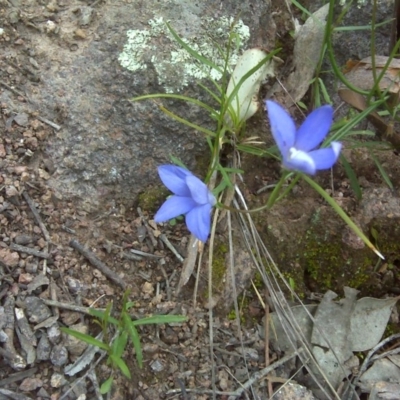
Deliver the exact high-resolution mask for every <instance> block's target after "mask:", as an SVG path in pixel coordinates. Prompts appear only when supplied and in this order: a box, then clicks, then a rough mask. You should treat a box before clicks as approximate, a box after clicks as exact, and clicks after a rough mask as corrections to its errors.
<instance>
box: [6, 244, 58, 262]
mask: <svg viewBox="0 0 400 400" xmlns="http://www.w3.org/2000/svg"><path fill="white" fill-rule="evenodd" d="M10 249H11V250H15V251H18V252H19V253H25V254H29V255H31V256H35V257H39V258H49V257H50V255H49V254H48V253H45V252H43V251H39V250H35V249H32V248H31V247H26V246H21V245H20V244H16V243H10Z"/></svg>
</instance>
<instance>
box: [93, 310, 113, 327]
mask: <svg viewBox="0 0 400 400" xmlns="http://www.w3.org/2000/svg"><path fill="white" fill-rule="evenodd" d="M89 314H90V315H92V316H93V317H96V318H99V319H100V320H102V321H104V320H105V318H106V313H105V311H101V310H96V309H95V308H90V309H89ZM107 323H110V324H113V325H119V322H118V320H116V319H115V318H113V317H111V316H108V317H107Z"/></svg>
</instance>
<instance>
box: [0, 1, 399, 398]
mask: <svg viewBox="0 0 400 400" xmlns="http://www.w3.org/2000/svg"><path fill="white" fill-rule="evenodd" d="M27 3H29V5H25V3H22V2H20V1H18V0H14V1H11V0H10V1H7V0H0V20H1V21H2V23H3V24H4V25H3V28H6V29H5V31H4V32H1V33H0V48H1V51H2V56H1V58H0V71H1V72H0V85H1V89H0V102H1V104H0V108H1V110H0V111H1V118H0V131H1V132H2V135H1V139H0V273H1V284H0V300H1V302H2V305H3V306H4V305H5V303H6V301H7V299H10V298H13V299H14V300H15V301H16V307H21V308H22V309H24V307H26V298H27V297H29V296H34V297H38V298H40V299H42V300H55V301H58V302H59V303H60V304H59V305H58V307H52V309H51V313H52V316H56V317H57V318H56V320H55V322H54V324H55V326H58V327H59V326H72V325H74V324H76V323H79V322H80V323H83V324H84V325H85V326H88V327H89V333H90V334H91V335H92V336H96V335H97V334H99V333H100V331H101V329H100V328H99V326H98V325H96V324H95V323H94V320H93V318H91V317H88V316H87V315H85V314H81V313H76V312H74V311H71V310H68V309H67V308H65V307H63V305H66V304H73V305H77V306H81V307H86V308H87V307H93V306H95V307H98V308H105V307H107V305H108V304H109V303H110V302H112V303H113V308H114V310H115V309H119V308H120V307H121V300H122V294H123V292H124V290H125V289H126V288H129V290H130V292H129V300H130V301H133V302H134V306H133V309H132V310H133V313H134V314H135V316H136V317H145V316H148V315H152V314H176V315H185V316H187V318H188V320H187V322H186V323H183V324H175V325H174V324H172V325H162V326H159V327H155V326H154V325H148V326H143V327H140V328H138V330H139V334H140V338H141V342H142V347H143V353H144V357H143V359H144V366H143V368H142V369H139V368H138V364H137V362H136V357H135V354H134V350H133V348H132V346H128V348H127V350H126V353H125V355H124V359H125V360H127V364H128V367H129V369H130V371H131V374H132V379H131V380H128V379H126V378H125V377H123V376H122V375H121V374H119V373H116V374H115V381H114V386H113V390H112V394H111V398H112V399H158V398H160V399H162V398H182V399H208V398H210V391H211V390H212V377H211V373H210V371H211V361H210V354H209V342H210V337H209V326H208V310H206V309H205V308H204V307H203V304H202V302H201V301H198V302H197V306H196V307H194V306H193V299H192V295H193V291H194V279H191V280H190V281H189V283H188V285H187V286H186V287H185V289H184V291H183V292H182V293H181V294H180V295H179V297H178V296H177V295H176V293H175V289H176V287H177V285H178V282H179V278H180V272H181V269H182V263H181V261H180V260H178V258H177V257H176V256H175V255H174V254H173V253H172V252H171V251H170V249H169V248H168V247H167V246H166V244H165V242H164V241H163V240H161V238H160V235H162V234H164V235H165V236H166V237H167V238H168V240H169V241H170V242H171V243H172V245H173V247H174V248H175V249H176V251H177V252H178V253H179V254H180V255H182V256H183V257H185V256H186V254H187V249H186V247H187V244H188V241H189V235H188V232H187V231H186V229H185V226H184V224H183V223H182V222H178V223H177V225H176V226H171V225H169V224H164V225H162V226H161V227H160V226H156V225H155V223H154V221H152V216H153V213H154V211H155V209H156V208H157V207H158V205H159V201H157V200H156V201H154V202H153V204H151V202H150V203H140V204H139V203H138V202H134V201H132V202H131V203H118V202H116V201H109V202H107V203H105V204H102V205H101V207H100V208H99V209H98V210H97V211H96V212H93V211H92V208H91V207H86V206H85V202H82V201H77V200H76V199H74V198H71V199H65V198H63V199H60V198H59V197H57V194H56V193H55V192H54V191H53V190H52V189H51V187H50V186H49V185H48V183H47V182H48V180H49V178H50V177H51V175H52V173H53V172H54V165H52V159H51V157H49V155H48V154H47V153H46V149H47V142H48V140H49V139H50V138H51V137H52V135H54V134H55V133H56V132H57V129H58V124H59V123H61V120H59V121H48V120H46V119H43V117H42V115H43V110H41V109H40V105H39V108H38V107H36V106H37V105H35V107H32V104H30V100H29V95H28V94H27V93H25V92H23V91H22V90H21V89H20V88H23V87H24V84H25V83H26V82H27V81H30V82H31V83H32V82H33V83H34V84H35V87H36V90H40V87H41V82H40V80H39V79H38V76H39V74H38V70H37V66H36V64H35V59H34V55H33V53H32V51H33V49H32V48H30V44H29V40H28V39H27V38H28V37H29V35H27V34H26V32H28V33H29V32H30V31H32V30H33V31H34V32H35V38H36V39H35V40H38V37H43V45H45V46H48V47H49V48H50V49H51V48H52V46H53V42H52V41H53V40H54V41H55V40H60V39H59V38H57V36H51V35H50V36H49V34H48V31H49V30H51V29H55V28H54V26H53V24H52V23H51V21H52V16H54V13H55V9H52V5H53V3H54V4H55V2H50V3H48V4H47V5H46V7H45V8H46V11H45V14H43V5H42V4H37V3H36V2H27ZM60 3H61V2H58V5H59V6H60ZM95 3H96V7H98V8H99V9H98V12H101V7H102V3H101V2H98V1H96V2H95ZM10 4H12V5H13V6H15V7H11V6H10ZM91 6H92V7H94V6H95V4H91ZM62 7H64V10H65V9H67V8H68V7H73V6H70V5H69V3H68V2H63V4H62ZM39 16H40V18H41V19H40V18H39ZM45 20H47V22H46V21H45ZM57 24H58V25H63V27H64V30H68V27H70V26H71V21H69V20H67V19H59V20H58V21H57ZM0 28H2V26H0ZM70 29H72V28H70ZM91 34H92V32H90V31H75V33H74V35H75V36H76V38H77V40H79V39H83V36H85V35H91ZM80 36H82V37H80ZM58 45H59V43H57V46H58ZM54 49H56V45H55V44H54ZM63 112H65V113H67V112H68V110H62V109H60V116H62V114H63ZM60 118H61V117H60ZM356 155H357V157H358V160H361V161H359V162H358V163H357V162H356V163H354V165H353V168H354V170H355V172H356V175H357V176H358V177H360V179H362V182H363V187H364V188H377V187H384V184H383V183H382V177H381V175H380V174H379V173H378V172H377V169H376V166H375V164H374V163H373V162H371V160H370V159H366V157H367V156H366V153H365V152H362V151H360V152H358V153H357V154H356ZM378 158H379V160H380V162H381V164H382V165H383V166H385V167H386V172H387V173H388V175H389V176H390V178H391V179H392V182H393V185H394V187H396V188H397V187H399V186H400V182H399V179H400V174H398V169H399V165H400V163H399V159H398V155H397V154H396V153H394V152H391V151H389V152H384V153H383V152H382V153H380V154H379V155H378ZM245 162H246V163H247V164H248V165H252V168H249V169H248V170H247V173H246V179H245V181H246V186H245V187H244V188H243V189H244V192H245V193H246V194H247V195H248V197H249V200H250V201H251V202H253V204H254V205H257V204H258V203H260V204H261V203H263V202H264V200H265V198H264V195H260V196H259V197H257V196H256V195H255V194H256V192H257V191H258V190H259V189H260V188H261V187H262V186H264V185H267V184H271V183H274V182H276V181H277V180H278V178H279V173H280V166H279V165H278V164H277V163H275V162H273V161H271V160H266V159H265V160H262V161H261V162H257V163H254V162H252V161H251V160H250V161H247V160H245ZM333 177H334V178H333V181H332V178H331V175H330V173H323V174H321V175H320V177H319V178H318V180H319V183H320V184H321V186H322V187H324V188H331V187H333V188H334V189H335V190H336V196H337V198H341V199H342V204H345V205H346V207H347V211H349V212H350V213H351V212H355V210H356V209H357V207H358V204H359V203H358V202H357V201H356V199H355V197H354V194H353V192H352V190H351V189H350V188H349V180H348V178H347V176H346V175H345V173H344V170H343V168H342V167H340V166H339V167H337V168H335V170H334V174H333ZM297 190H298V192H297V193H300V194H301V197H303V198H307V199H314V200H313V201H311V200H310V201H308V202H307V203H304V202H303V203H291V208H290V210H289V211H287V210H285V209H281V210H280V211H279V212H278V214H275V218H276V219H280V220H285V219H288V218H289V219H290V220H296V219H298V218H299V217H301V216H302V215H304V214H306V215H308V214H309V213H310V212H311V211H312V209H314V208H315V207H316V204H321V201H320V200H316V199H315V198H316V196H315V194H314V193H313V192H312V191H311V190H310V189H309V188H307V187H306V186H305V185H300V186H299V188H298V189H297ZM346 200H348V201H347V202H346ZM86 201H87V202H88V203H90V199H87V200H86ZM143 204H145V206H143ZM140 206H142V208H141V207H140ZM35 210H37V212H38V216H39V217H38V216H37V215H35ZM223 237H224V236H223V233H222V234H221V238H223ZM71 240H75V241H77V242H78V243H80V244H81V245H82V246H84V248H85V249H87V250H90V251H91V252H92V253H93V254H94V255H95V257H96V258H97V259H98V260H100V261H102V262H103V263H104V264H105V265H106V266H108V267H109V268H110V269H111V275H110V276H106V274H105V273H102V272H100V271H99V269H98V268H96V267H95V266H94V265H92V263H91V262H90V261H89V260H88V258H87V257H85V256H84V255H82V254H80V253H79V252H78V251H77V250H76V249H74V248H73V247H71ZM12 244H19V245H20V246H25V247H28V248H29V249H30V250H33V251H34V253H32V252H31V254H29V253H27V252H24V251H23V250H21V248H19V249H18V248H17V247H15V246H14V247H13V246H12ZM131 250H136V251H140V252H143V253H145V254H144V255H139V256H138V254H137V253H133V252H131ZM396 251H397V250H395V251H394V252H395V254H394V256H393V259H394V260H397V263H398V259H400V256H398V253H396ZM135 257H136V259H135ZM384 265H385V264H382V265H381V269H379V270H378V271H375V272H374V276H375V278H376V280H377V281H378V283H379V290H378V289H376V287H375V286H372V289H371V290H370V291H369V294H370V295H377V294H378V295H379V296H384V295H387V294H388V293H389V292H390V290H389V289H391V288H394V287H396V285H398V283H399V276H400V272H399V267H400V265H399V264H396V263H395V262H394V261H393V263H392V264H391V265H390V268H389V269H388V265H386V268H384ZM387 271H390V274H391V280H390V284H385V285H382V284H380V283H381V282H382V280H385V279H386V280H387V279H389V278H390V277H389V278H388V277H387V274H386V272H387ZM103 272H104V271H103ZM206 274H207V272H202V274H201V279H202V280H203V285H204V282H205V280H206ZM303 275H304V273H303ZM38 276H41V277H42V278H43V277H46V278H47V280H44V281H43V282H44V283H43V284H37V285H36V284H35V285H34V287H33V286H32V283H35V282H37V277H38ZM248 278H249V277H248ZM248 278H247V279H248ZM116 282H117V283H116ZM118 282H119V283H118ZM304 285H305V289H304V293H305V294H306V296H308V295H310V293H311V292H323V291H324V290H325V289H326V288H325V287H324V285H323V284H322V283H321V282H318V281H317V282H315V281H313V282H312V284H310V280H309V279H305V283H304ZM307 285H308V286H307ZM382 288H383V289H382ZM199 296H200V297H201V296H202V292H201V291H200V294H199ZM241 312H242V316H243V324H242V325H241V327H240V329H238V328H237V323H236V321H235V319H234V318H233V319H231V318H229V316H228V315H226V314H222V315H221V316H219V317H216V318H215V319H214V322H213V332H214V337H213V342H214V348H215V354H214V357H215V362H216V365H217V389H218V390H219V391H220V394H219V395H218V396H219V398H221V399H225V398H228V392H232V391H234V390H236V388H237V384H236V380H238V381H240V382H245V381H247V380H248V377H249V376H251V375H252V374H253V373H255V372H257V371H259V370H260V369H262V368H264V367H265V364H266V359H265V354H266V353H267V354H268V349H267V351H266V349H265V342H264V340H263V339H261V337H260V335H259V332H258V327H259V325H261V324H262V317H263V315H264V310H263V308H262V306H261V304H260V302H259V300H258V299H257V296H256V295H255V294H254V293H250V292H247V299H246V304H245V306H244V308H243V309H242V311H241ZM34 315H35V314H34V313H33V316H34ZM244 316H246V318H245V317H244ZM248 316H250V318H248ZM28 320H29V323H30V325H31V327H32V329H33V330H34V336H35V337H36V339H37V340H40V339H41V338H42V336H46V335H48V336H49V329H50V328H51V326H49V327H39V328H36V329H35V325H37V324H36V323H34V318H32V315H30V316H29V318H28ZM53 326H54V325H53ZM3 328H4V327H3ZM4 330H5V331H6V328H4ZM11 330H12V329H11ZM9 337H10V336H9ZM12 340H13V343H14V345H15V351H16V352H17V353H20V354H25V350H24V349H22V348H21V344H20V340H19V339H18V337H17V335H14V337H13V338H12ZM65 340H66V337H65V336H60V337H59V339H56V340H55V342H54V343H52V345H53V346H56V345H63V344H64V343H65ZM241 342H242V343H244V348H245V350H246V351H245V354H246V355H245V356H242V353H241V351H240V347H241ZM278 356H279V355H278V354H275V353H274V352H273V351H272V350H271V352H270V354H269V358H270V360H273V359H274V358H278ZM76 357H77V355H75V356H74V355H72V354H70V356H69V360H65V362H60V361H59V360H57V359H56V357H55V356H54V354H53V356H49V357H48V359H45V360H40V361H39V360H38V359H36V360H34V361H33V362H32V363H30V364H28V365H26V366H25V368H23V370H22V372H23V373H21V371H20V370H18V368H12V367H11V364H12V363H11V362H10V359H9V358H7V357H4V358H3V360H2V361H1V362H0V390H3V389H4V390H8V391H10V392H13V393H18V394H19V395H20V396H22V397H18V398H20V399H28V398H30V399H47V398H51V399H52V400H53V399H54V400H57V399H77V398H79V399H83V398H88V399H96V398H100V397H99V395H98V393H97V392H96V390H98V387H99V385H100V384H101V383H102V382H103V381H104V380H105V379H107V378H108V377H109V375H110V373H111V369H110V366H109V365H108V364H107V363H106V362H105V359H103V360H102V361H101V362H100V364H99V365H98V366H97V367H96V369H95V370H94V371H95V372H94V373H90V374H88V373H87V369H86V370H84V371H82V372H81V373H79V374H77V375H76V376H68V375H67V374H66V373H65V371H64V367H65V366H66V364H69V363H71V362H73V361H74V358H75V359H76ZM93 363H94V361H93ZM82 377H83V379H80V378H82ZM78 379H80V382H79V384H78ZM277 382H278V384H279V379H278V380H277ZM189 389H192V390H193V391H192V392H191V391H190V390H189ZM256 392H257V393H256V394H254V396H255V397H254V398H257V397H256V396H259V397H258V398H266V396H267V394H266V393H267V392H268V384H267V383H262V384H260V385H258V388H257V389H256ZM6 394H7V393H6V391H4V392H3V393H2V392H0V398H2V397H1V396H6ZM85 396H86V397H85ZM179 396H180V397H179ZM6 398H8V397H6ZM10 398H17V397H12V396H10ZM287 398H288V397H287Z"/></svg>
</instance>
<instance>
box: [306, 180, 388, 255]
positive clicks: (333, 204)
mask: <svg viewBox="0 0 400 400" xmlns="http://www.w3.org/2000/svg"><path fill="white" fill-rule="evenodd" d="M302 178H303V179H304V180H305V181H306V182H307V183H308V184H309V185H310V186H311V187H312V188H313V189H314V190H315V191H317V192H318V193H319V194H320V195H321V196H322V197H323V198H324V199H325V200H326V202H327V203H328V204H329V205H330V206H331V207H332V208H333V209H334V210H335V211H336V212H337V213H338V214H339V216H340V217H341V218H342V219H343V221H344V222H346V224H347V225H348V226H349V227H350V228H351V229H352V230H353V231H354V233H355V234H356V235H357V236H358V237H359V238H360V239H361V240H362V241H363V242H364V243H365V244H366V245H367V246H368V247H369V248H370V249H371V250H372V251H373V252H374V253H375V254H377V255H378V256H379V257H380V258H382V259H383V260H384V259H385V257H383V255H382V254H381V253H380V252H379V251H378V250H377V249H376V247H375V246H374V245H373V244H372V243H371V242H370V240H369V239H368V238H367V237H366V236H365V235H364V233H363V232H362V231H361V229H360V228H359V227H358V226H357V225H356V224H355V223H354V222H353V221H352V220H351V218H350V217H349V216H348V215H347V214H346V213H345V212H344V211H343V209H342V208H341V207H340V206H339V204H338V203H336V201H335V200H334V199H333V198H332V197H331V196H329V194H328V193H327V192H326V191H325V190H324V189H322V187H321V186H319V185H318V183H316V182H315V181H314V180H312V179H311V178H310V177H308V176H307V175H304V174H302Z"/></svg>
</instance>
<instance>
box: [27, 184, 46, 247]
mask: <svg viewBox="0 0 400 400" xmlns="http://www.w3.org/2000/svg"><path fill="white" fill-rule="evenodd" d="M22 196H24V199H25V201H26V202H27V204H28V206H29V208H30V209H31V211H32V214H33V216H34V217H35V219H36V222H37V223H38V225H39V228H40V230H41V231H42V233H43V236H44V238H45V239H46V241H47V242H50V241H51V239H50V234H49V231H48V230H47V228H46V227H45V226H44V223H43V221H42V218H40V215H39V212H38V210H37V209H36V206H35V204H34V203H33V200H32V199H31V197H30V196H29V194H28V192H27V191H26V190H24V191H23V192H22Z"/></svg>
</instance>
